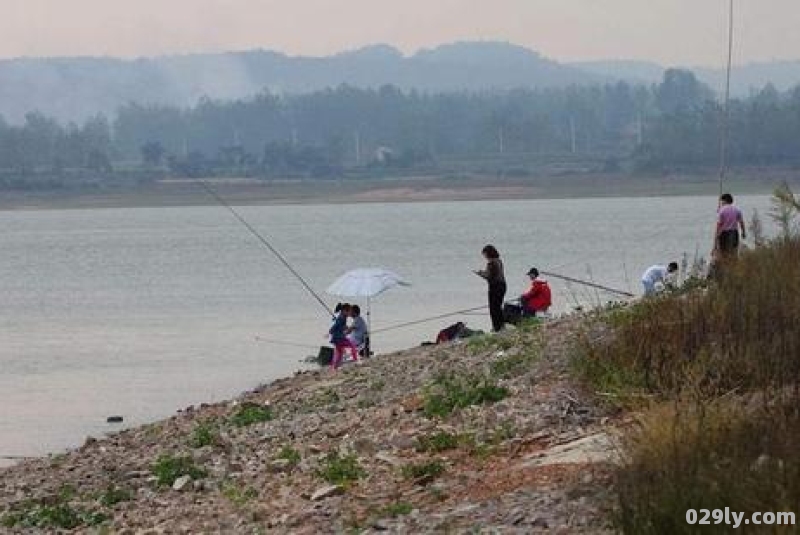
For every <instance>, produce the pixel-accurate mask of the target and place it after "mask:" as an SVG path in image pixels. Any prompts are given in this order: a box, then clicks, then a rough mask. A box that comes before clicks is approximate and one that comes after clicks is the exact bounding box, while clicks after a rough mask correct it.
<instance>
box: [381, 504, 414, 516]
mask: <svg viewBox="0 0 800 535" xmlns="http://www.w3.org/2000/svg"><path fill="white" fill-rule="evenodd" d="M413 510H414V507H413V506H412V505H411V504H410V503H408V502H395V503H390V504H389V505H387V506H386V507H384V509H383V516H388V517H391V518H397V517H400V516H405V515H408V514H411V511H413Z"/></svg>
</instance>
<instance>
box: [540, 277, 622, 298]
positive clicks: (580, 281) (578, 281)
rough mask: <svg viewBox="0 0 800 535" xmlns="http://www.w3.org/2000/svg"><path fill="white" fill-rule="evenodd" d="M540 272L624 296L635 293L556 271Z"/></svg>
mask: <svg viewBox="0 0 800 535" xmlns="http://www.w3.org/2000/svg"><path fill="white" fill-rule="evenodd" d="M541 274H542V275H547V276H548V277H554V278H556V279H562V280H565V281H568V282H574V283H575V284H581V285H583V286H588V287H590V288H596V289H598V290H604V291H606V292H609V293H613V294H618V295H624V296H625V297H635V295H634V294H632V293H630V292H624V291H622V290H617V289H616V288H610V287H608V286H603V285H602V284H595V283H594V282H588V281H585V280H581V279H576V278H573V277H567V276H566V275H559V274H558V273H550V272H547V271H542V272H541Z"/></svg>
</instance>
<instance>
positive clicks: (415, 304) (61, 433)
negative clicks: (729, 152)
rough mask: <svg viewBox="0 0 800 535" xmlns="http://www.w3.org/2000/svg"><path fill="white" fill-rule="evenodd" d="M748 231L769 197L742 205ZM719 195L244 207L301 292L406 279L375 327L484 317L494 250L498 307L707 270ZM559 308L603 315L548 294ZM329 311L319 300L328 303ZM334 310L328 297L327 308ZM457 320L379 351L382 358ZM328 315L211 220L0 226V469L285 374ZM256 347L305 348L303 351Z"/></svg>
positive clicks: (44, 220)
mask: <svg viewBox="0 0 800 535" xmlns="http://www.w3.org/2000/svg"><path fill="white" fill-rule="evenodd" d="M738 204H739V205H740V206H742V207H743V208H744V209H745V211H746V213H747V214H748V217H749V215H750V214H751V213H752V210H753V209H754V208H757V209H758V210H759V212H760V213H761V214H766V212H767V210H768V207H769V200H768V198H767V197H741V198H740V199H738ZM715 207H716V202H715V199H714V198H713V197H702V198H701V197H671V198H636V199H582V200H546V201H502V202H494V201H492V202H458V203H424V204H359V205H350V206H348V205H344V206H343V205H336V206H283V207H272V206H270V207H246V208H240V212H241V213H242V214H243V215H244V216H245V217H246V218H247V219H248V220H249V221H250V222H251V223H252V224H253V225H254V226H255V227H256V228H258V229H259V231H261V232H263V233H264V234H265V236H267V237H268V239H270V240H271V241H272V243H273V245H274V246H275V247H276V248H277V249H278V250H280V251H281V252H282V253H283V254H284V255H285V257H286V258H287V259H288V261H289V262H290V263H291V264H292V265H293V266H294V267H295V269H297V270H298V271H299V272H300V273H301V274H303V276H304V277H306V278H307V280H308V282H309V284H310V285H311V286H312V287H313V288H315V289H316V290H318V291H319V292H320V293H321V294H322V295H323V296H324V289H325V288H326V287H327V286H328V285H329V284H330V283H331V282H332V281H333V280H334V279H335V278H336V277H337V276H338V275H340V274H341V273H343V272H344V271H346V270H348V269H351V268H354V267H370V266H382V267H387V268H390V269H393V270H395V271H397V272H398V273H400V274H401V275H403V276H404V277H406V278H407V279H408V280H410V281H411V282H412V283H413V285H412V286H411V287H410V288H403V289H397V290H391V291H389V292H387V293H386V294H384V295H382V296H380V297H379V298H378V299H376V300H375V301H374V302H373V306H372V312H373V314H372V317H373V323H374V327H375V328H378V329H379V328H381V327H385V326H387V325H393V324H396V323H400V322H404V321H409V320H416V319H420V318H425V317H430V316H435V315H438V314H443V313H448V312H452V311H455V310H459V309H465V308H471V307H475V306H480V305H482V304H484V302H485V283H484V282H483V281H482V280H481V279H478V278H477V277H476V276H475V275H473V274H472V273H471V270H473V269H477V268H480V267H482V264H483V262H482V259H481V256H480V250H481V248H482V247H483V245H485V244H486V243H494V244H495V245H496V246H497V247H498V249H499V250H500V252H501V254H502V255H503V258H504V260H505V263H506V274H507V278H508V282H509V295H510V296H515V295H518V294H519V293H521V292H522V291H523V290H524V289H525V288H526V286H527V280H526V277H525V276H524V274H525V272H526V271H527V270H528V268H529V267H531V266H532V265H536V266H539V267H540V268H542V269H547V270H550V271H556V272H559V273H563V274H567V275H571V276H575V277H578V278H583V279H586V278H593V279H594V280H595V281H597V282H600V283H603V284H607V285H610V286H614V287H619V288H621V289H625V290H628V289H630V290H632V291H634V292H637V293H638V292H639V291H640V289H639V283H638V279H639V274H640V273H641V272H642V271H643V270H644V269H645V268H646V267H647V266H649V265H650V264H652V263H655V262H665V261H669V260H672V259H677V260H679V259H680V257H681V256H682V255H683V254H684V253H686V254H688V255H689V257H690V258H692V257H694V256H695V254H696V253H699V254H700V255H704V256H706V255H707V253H708V251H709V249H710V246H711V236H712V225H713V222H714V210H715ZM551 284H552V285H553V290H554V293H555V295H554V298H555V300H556V308H558V309H559V310H560V311H567V310H569V309H571V308H572V307H573V306H575V305H576V304H579V303H587V302H588V303H591V302H597V301H598V300H601V301H602V300H605V299H608V297H609V296H604V295H598V294H595V293H594V292H589V291H587V290H586V289H584V288H581V287H578V286H568V285H565V284H563V283H561V282H559V281H555V280H553V281H551ZM325 297H326V298H328V296H325ZM329 302H330V303H334V302H335V300H334V298H332V297H330V298H329ZM458 319H462V320H465V321H466V322H467V323H468V325H469V326H470V327H473V328H480V329H487V328H488V326H489V322H488V318H486V317H485V316H483V315H469V316H464V317H461V318H458V317H453V318H451V319H446V320H439V321H436V322H432V323H428V324H423V325H419V326H415V327H412V328H408V329H402V330H396V331H391V332H386V333H385V334H380V335H376V339H375V346H376V349H377V350H378V351H379V352H387V351H391V350H394V349H401V348H405V347H409V346H412V345H416V344H418V343H419V342H421V341H422V340H427V339H432V338H434V337H435V334H436V332H437V331H438V330H439V329H441V328H442V327H445V326H447V325H448V324H450V323H453V322H455V321H457V320H458ZM327 327H328V319H327V318H326V316H325V315H324V313H323V311H322V308H321V307H320V306H319V304H318V303H316V301H314V299H313V298H312V297H310V296H309V295H308V294H307V293H306V292H305V291H304V290H303V288H302V287H301V285H300V284H299V283H298V282H297V281H296V280H295V279H294V278H292V277H291V276H290V275H289V274H288V273H287V272H286V270H285V268H284V267H283V266H281V265H280V264H279V263H278V262H277V261H276V259H275V258H274V257H273V256H271V254H270V253H269V252H268V251H267V250H265V249H264V248H263V247H262V246H261V245H260V244H259V243H258V242H257V241H256V240H255V239H254V238H253V237H252V236H251V235H250V234H248V233H247V231H246V230H245V229H244V228H243V227H242V226H241V225H240V224H238V223H237V222H236V221H235V220H234V219H232V217H231V216H230V214H228V213H227V212H226V211H225V210H224V209H221V208H219V207H188V208H187V207H182V208H131V209H95V210H44V211H19V212H0V406H1V407H2V409H0V456H7V455H41V454H45V453H47V452H54V451H60V450H63V449H64V448H67V447H73V446H76V445H78V444H80V443H81V442H82V440H83V439H84V438H85V437H86V436H87V435H101V434H102V433H104V432H108V431H112V430H114V429H116V428H113V427H111V426H109V425H107V424H106V423H105V420H106V417H107V416H109V415H112V414H113V415H123V416H124V417H125V422H126V425H134V424H138V423H143V422H146V421H152V420H154V419H157V418H160V417H164V416H167V415H169V414H171V413H173V412H174V411H175V410H176V409H178V408H181V407H186V406H188V405H190V404H196V403H200V402H207V401H213V400H219V399H224V398H227V397H230V396H234V395H236V394H238V393H239V392H241V391H243V390H245V389H247V388H250V387H254V386H256V385H257V384H259V383H263V382H267V381H270V380H272V379H275V378H277V377H280V376H284V375H287V374H289V373H291V372H292V371H294V370H296V369H298V368H299V367H301V366H302V364H301V363H300V361H301V360H302V359H303V358H304V357H305V356H307V355H308V354H311V353H315V350H313V349H311V347H315V346H318V345H319V344H320V343H322V342H324V337H323V334H324V333H325V332H326V330H327ZM258 338H265V339H269V340H275V341H281V342H287V343H294V344H300V345H307V346H310V348H309V349H304V348H301V347H295V346H291V345H281V344H276V343H267V342H264V341H259V340H258Z"/></svg>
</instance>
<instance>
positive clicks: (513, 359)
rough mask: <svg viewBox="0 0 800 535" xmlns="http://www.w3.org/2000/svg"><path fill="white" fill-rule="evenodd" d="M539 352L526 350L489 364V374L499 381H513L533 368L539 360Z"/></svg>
mask: <svg viewBox="0 0 800 535" xmlns="http://www.w3.org/2000/svg"><path fill="white" fill-rule="evenodd" d="M538 358H539V351H538V350H537V349H533V348H530V347H528V348H525V349H523V350H521V351H520V352H519V353H517V354H514V355H506V356H503V357H500V358H497V359H495V360H493V361H491V362H490V363H489V374H490V375H491V376H492V377H496V378H498V379H512V378H514V377H517V376H519V375H522V374H524V373H525V372H528V371H530V369H531V366H532V365H533V364H534V363H535V362H536V361H537V360H538Z"/></svg>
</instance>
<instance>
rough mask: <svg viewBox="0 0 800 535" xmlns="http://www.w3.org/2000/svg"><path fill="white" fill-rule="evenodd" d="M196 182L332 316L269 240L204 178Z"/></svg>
mask: <svg viewBox="0 0 800 535" xmlns="http://www.w3.org/2000/svg"><path fill="white" fill-rule="evenodd" d="M198 182H199V183H200V185H202V186H203V189H205V190H206V192H207V193H208V194H209V195H210V196H211V197H212V198H213V199H215V200H216V201H217V202H218V203H219V204H220V205H221V206H223V207H225V208H227V209H228V211H229V212H230V213H231V214H233V217H235V218H236V219H237V220H238V221H239V222H240V223H241V224H242V225H244V227H245V228H246V229H247V230H249V231H250V233H251V234H252V235H253V236H255V237H256V238H258V241H260V242H261V243H262V244H263V245H264V246H265V247H266V248H267V249H269V250H270V251H271V252H272V254H273V255H275V257H276V258H277V259H278V260H280V262H281V264H283V265H284V267H286V269H288V270H289V272H290V273H291V274H292V275H294V276H295V278H296V279H297V280H299V281H300V284H302V285H303V287H304V288H305V289H306V290H307V291H308V293H310V294H311V295H312V296H314V299H316V300H317V302H318V303H319V304H320V305H321V306H322V308H324V309H325V312H327V313H328V314H329V315H331V316H333V311H332V310H331V309H330V307H328V305H327V304H326V303H325V301H323V300H322V298H321V297H320V296H319V295H318V294H317V292H315V291H314V289H313V288H311V286H309V284H308V283H307V282H306V280H305V279H304V278H303V277H302V276H301V275H300V274H299V273H298V272H297V271H296V270H295V269H294V268H293V267H292V266H291V264H289V262H288V261H287V260H286V259H285V258H284V257H283V255H282V254H281V253H280V252H279V251H278V250H277V249H275V247H273V246H272V244H270V243H269V241H267V239H266V238H265V237H264V236H262V235H261V234H260V233H259V232H258V231H257V230H256V229H255V228H253V226H252V225H251V224H250V223H248V222H247V220H246V219H245V218H243V217H242V216H241V215H239V212H237V211H236V210H234V209H233V207H232V206H231V205H230V204H228V203H227V202H225V199H223V198H222V197H220V196H219V195H218V194H217V192H216V191H214V190H213V189H212V188H211V186H209V185H208V184H207V183H206V182H205V181H204V180H199V181H198Z"/></svg>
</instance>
